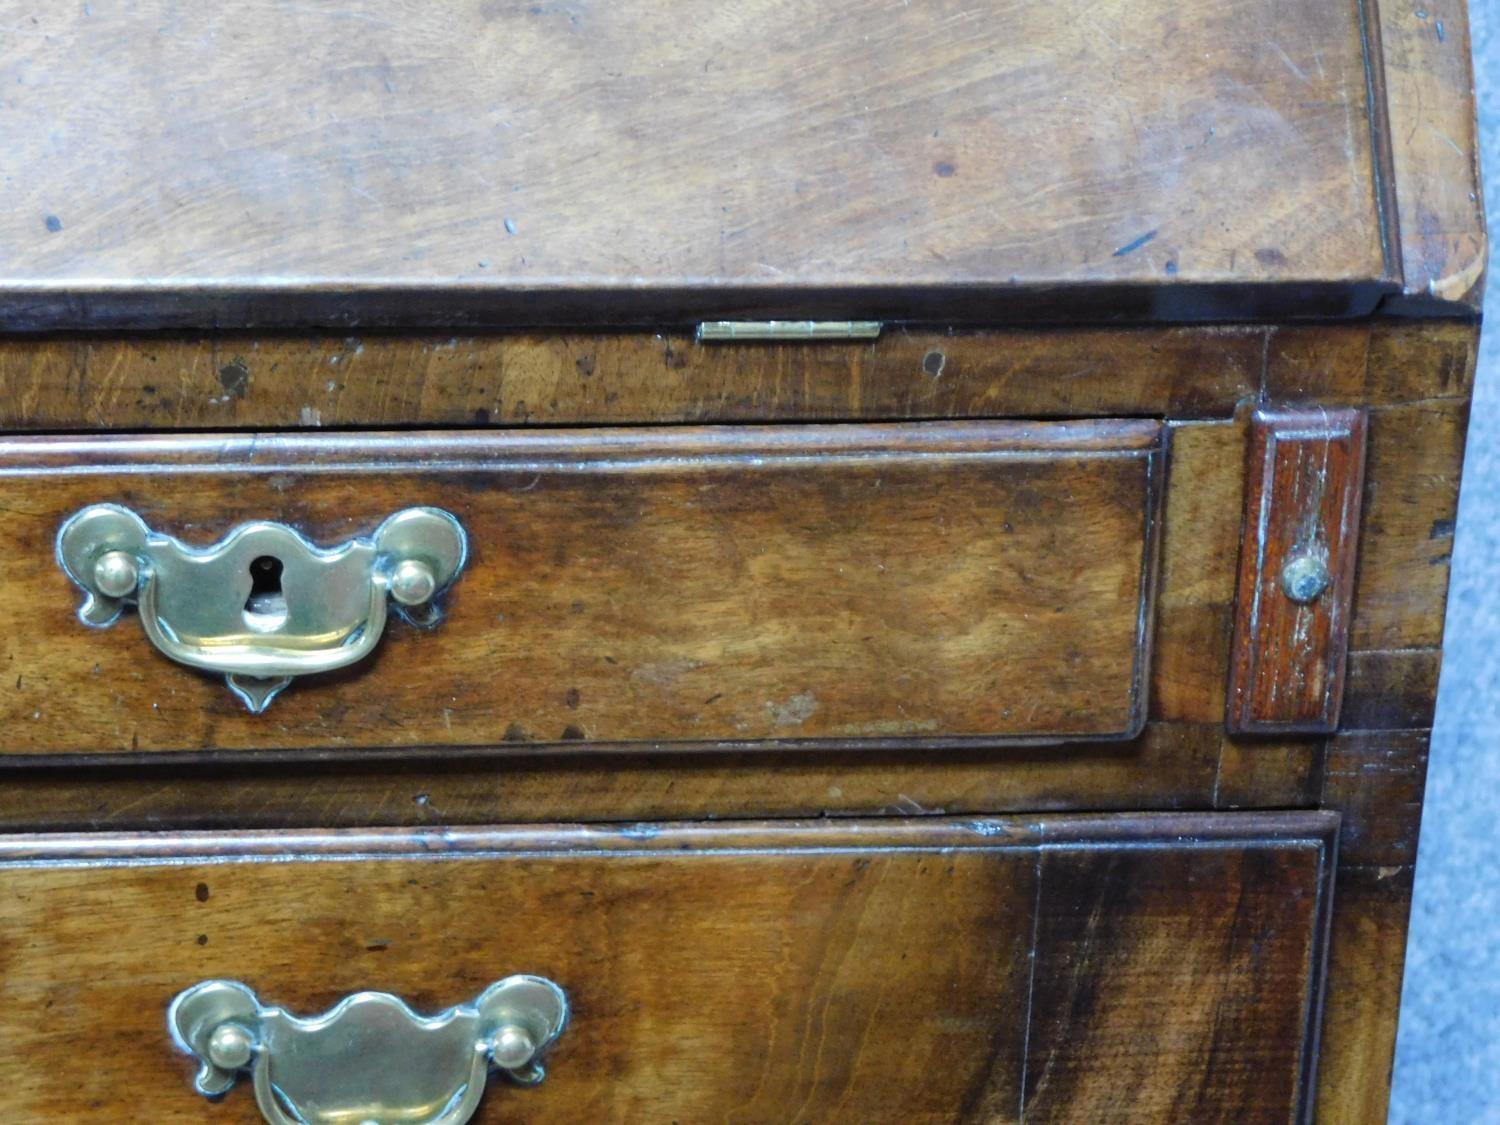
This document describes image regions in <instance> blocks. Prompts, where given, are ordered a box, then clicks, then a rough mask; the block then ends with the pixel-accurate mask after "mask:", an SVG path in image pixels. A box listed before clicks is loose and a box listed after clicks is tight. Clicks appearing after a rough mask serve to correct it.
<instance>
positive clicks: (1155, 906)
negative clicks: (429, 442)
mask: <svg viewBox="0 0 1500 1125" xmlns="http://www.w3.org/2000/svg"><path fill="white" fill-rule="evenodd" d="M1335 826H1336V817H1334V816H1333V815H1332V814H1327V813H1318V812H1304V813H1277V814H1251V813H1243V814H1217V815H1201V816H1199V815H1187V814H1171V815H1163V814H1157V815H1150V816H1146V815H1116V816H1099V817H1058V818H1048V819H1045V820H1037V819H1026V818H1020V817H1017V818H1008V819H983V820H967V821H959V820H953V819H934V820H928V821H916V822H912V821H908V822H889V821H887V822H874V821H846V822H830V821H824V822H821V823H798V822H784V823H780V824H769V823H767V824H743V825H727V824H717V825H692V824H678V825H668V824H661V825H632V826H624V827H610V828H584V827H574V826H560V827H544V828H524V829H523V828H495V829H472V830H453V831H445V832H441V833H412V832H406V831H390V830H379V831H377V830H367V831H347V832H329V833H323V834H285V833H280V834H278V833H239V834H219V835H212V834H183V835H171V834H151V835H127V834H115V835H85V836H54V837H5V838H0V922H3V925H0V1041H3V1042H4V1043H5V1045H6V1049H5V1050H4V1051H3V1052H0V1078H3V1081H0V1107H3V1109H4V1111H5V1112H4V1114H3V1116H4V1117H5V1118H6V1119H7V1120H20V1121H41V1120H49V1121H127V1120H138V1121H148V1120H149V1121H153V1122H179V1121H180V1122H192V1123H193V1125H203V1123H212V1122H222V1123H225V1125H228V1123H230V1122H236V1123H244V1122H252V1121H258V1120H260V1117H259V1115H258V1111H257V1109H256V1105H255V1097H254V1094H253V1093H252V1089H251V1087H252V1085H253V1083H252V1082H251V1081H248V1080H246V1079H248V1077H249V1076H247V1075H241V1079H242V1080H241V1081H240V1082H239V1083H238V1085H237V1087H236V1088H234V1089H232V1090H231V1091H229V1092H228V1094H227V1096H225V1097H224V1099H223V1100H222V1101H221V1102H218V1103H217V1104H213V1105H210V1104H207V1103H206V1102H205V1101H204V1099H203V1097H202V1096H200V1095H199V1094H198V1093H197V1092H195V1090H194V1088H193V1077H194V1073H195V1066H194V1062H193V1060H192V1059H191V1058H190V1057H188V1056H187V1055H186V1054H184V1053H182V1052H180V1051H179V1050H177V1049H176V1048H174V1046H173V1044H172V1042H171V1040H170V1039H169V1035H168V1028H167V1021H168V1004H169V1001H171V1000H172V998H173V997H174V996H175V995H177V994H178V993H179V992H182V991H184V990H187V989H189V988H190V987H192V986H194V985H196V984H198V983H200V982H204V981H208V980H215V979H224V980H233V981H236V982H239V983H240V984H242V985H244V986H246V987H247V988H248V989H250V990H252V991H253V992H254V994H255V996H256V997H257V998H258V1001H259V1003H260V1004H262V1005H268V1006H276V1005H279V1006H281V1007H283V1008H284V1009H286V1010H287V1011H289V1012H290V1013H292V1014H294V1015H300V1016H304V1017H306V1016H313V1015H316V1014H320V1013H323V1012H326V1011H328V1010H329V1009H330V1008H331V1007H333V1006H334V1005H336V1004H338V1003H339V1002H340V1001H341V1000H342V999H344V998H346V997H349V996H350V995H352V994H355V993H358V992H360V991H361V990H379V991H382V992H387V993H389V994H391V995H394V996H396V997H400V998H401V999H402V1000H404V1001H405V1002H409V1003H410V1004H411V1005H412V1006H413V1008H414V1009H415V1010H416V1011H419V1012H423V1013H433V1012H437V1011H439V1010H440V1009H445V1008H448V1007H449V1006H452V1005H455V1004H459V1003H461V1002H467V1001H471V1000H473V999H474V998H475V997H476V996H479V995H480V994H481V993H482V992H483V991H484V990H485V989H486V987H487V986H488V985H489V984H491V983H492V982H494V981H496V980H499V979H501V978H506V977H508V976H510V975H511V974H517V973H522V974H533V975H536V976H540V977H543V978H546V979H547V980H548V981H551V982H553V983H555V984H556V985H557V986H558V987H560V988H561V989H562V990H563V991H564V992H565V993H566V996H567V999H568V1002H569V1003H570V1005H571V1019H570V1022H569V1023H568V1026H567V1027H566V1029H565V1030H564V1031H563V1032H562V1033H561V1035H560V1037H558V1038H557V1040H556V1042H555V1044H554V1045H553V1046H552V1048H551V1049H550V1051H549V1053H548V1054H547V1057H546V1060H545V1061H546V1078H545V1080H544V1081H543V1082H541V1083H540V1084H539V1085H536V1086H533V1087H530V1088H519V1087H517V1086H515V1085H513V1084H511V1083H509V1082H508V1081H506V1080H505V1079H504V1078H502V1077H500V1076H494V1077H492V1078H491V1079H490V1081H489V1084H488V1087H487V1089H486V1091H485V1094H484V1098H483V1101H482V1103H481V1105H480V1108H479V1112H478V1114H477V1116H476V1118H475V1119H476V1120H480V1121H501V1120H507V1121H509V1120H521V1121H527V1122H560V1123H568V1125H573V1123H576V1122H580V1121H589V1122H666V1121H680V1122H710V1121H735V1122H752V1123H756V1122H787V1121H807V1122H851V1123H854V1125H869V1123H874V1122H887V1121H889V1122H943V1123H949V1122H955V1121H986V1122H992V1121H1022V1120H1024V1121H1027V1122H1078V1121H1088V1122H1130V1123H1131V1125H1141V1123H1147V1122H1185V1121H1191V1122H1195V1123H1202V1122H1216V1121H1222V1122H1237V1123H1246V1122H1272V1121H1276V1122H1286V1121H1289V1120H1301V1119H1303V1117H1304V1112H1305V1101H1306V1097H1307V1091H1308V1089H1309V1083H1310V1081H1311V1075H1312V1067H1313V1058H1314V1045H1315V1035H1314V1030H1313V1029H1314V1028H1315V1025H1316V1019H1317V1014H1318V1004H1319V990H1320V973H1321V967H1322V963H1323V947H1324V934H1325V929H1326V924H1327V918H1328V911H1329V896H1330V893H1331V892H1330V879H1331V875H1332V869H1333V862H1334V861H1333V849H1334V844H1333V835H1332V833H1333V831H1334V828H1335ZM387 1014H389V1012H387ZM247 1022H248V1021H247ZM397 1022H398V1023H400V1026H399V1027H397V1028H394V1029H382V1030H380V1031H379V1032H376V1031H372V1030H371V1029H370V1028H369V1027H366V1026H364V1025H358V1030H359V1035H361V1036H363V1038H360V1037H359V1036H356V1035H354V1034H353V1032H352V1031H351V1038H354V1039H357V1040H358V1041H359V1042H360V1043H361V1044H362V1046H363V1049H364V1052H365V1054H364V1055H363V1056H362V1057H364V1058H365V1061H366V1062H368V1061H369V1058H372V1057H373V1058H378V1059H379V1060H380V1063H379V1067H378V1068H377V1070H376V1073H387V1072H395V1071H399V1070H400V1068H401V1067H402V1066H404V1065H407V1064H408V1062H409V1060H410V1059H413V1058H419V1057H425V1056H424V1055H423V1053H422V1051H421V1050H418V1049H416V1048H415V1047H413V1046H412V1045H411V1044H410V1043H408V1042H407V1039H408V1037H409V1036H411V1035H413V1030H412V1026H411V1025H410V1021H409V1020H402V1021H397ZM252 1026H254V1025H253V1024H252ZM393 1044H397V1046H393ZM468 1049H472V1045H470V1047H469V1048H468ZM382 1052H385V1053H384V1054H382ZM278 1057H279V1056H278V1055H277V1054H276V1053H275V1052H274V1051H273V1052H269V1054H264V1053H263V1054H262V1056H261V1058H260V1059H259V1060H258V1061H257V1062H256V1063H255V1064H254V1065H255V1066H256V1067H261V1066H267V1065H268V1066H270V1067H272V1068H273V1070H274V1068H275V1067H276V1066H277V1059H278ZM268 1058H269V1062H268V1061H267V1059H268ZM428 1063H429V1064H430V1065H436V1064H433V1063H432V1060H428ZM226 1073H229V1074H233V1072H232V1071H230V1072H226ZM325 1077H327V1073H326V1072H325ZM283 1094H284V1096H285V1097H287V1098H289V1099H293V1098H298V1097H301V1096H302V1091H300V1090H293V1089H292V1088H291V1084H290V1082H288V1083H286V1084H285V1089H284V1090H283ZM324 1108H325V1111H326V1113H325V1115H323V1116H312V1117H309V1120H316V1121H334V1120H340V1121H342V1120H350V1121H352V1120H357V1119H360V1118H361V1117H363V1114H355V1115H354V1116H348V1115H347V1114H346V1115H345V1116H338V1112H337V1111H338V1110H339V1109H340V1108H341V1107H338V1106H326V1105H325V1107H324ZM343 1108H344V1109H347V1107H343ZM395 1119H396V1118H394V1117H393V1118H391V1120H395ZM400 1119H401V1120H411V1121H422V1120H430V1119H431V1118H429V1117H427V1116H424V1115H421V1114H414V1115H411V1116H408V1117H402V1118H400ZM381 1120H384V1118H381Z"/></svg>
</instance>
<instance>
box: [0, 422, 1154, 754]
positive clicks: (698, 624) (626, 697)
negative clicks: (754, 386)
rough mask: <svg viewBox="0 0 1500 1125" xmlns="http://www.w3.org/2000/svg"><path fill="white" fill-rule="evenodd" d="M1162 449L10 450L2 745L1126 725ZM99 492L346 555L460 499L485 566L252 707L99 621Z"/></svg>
mask: <svg viewBox="0 0 1500 1125" xmlns="http://www.w3.org/2000/svg"><path fill="white" fill-rule="evenodd" d="M1163 441H1164V431H1163V428H1162V427H1161V426H1160V425H1159V424H1158V423H1156V422H1150V421H1093V422H1074V423H1066V422H1063V423H1047V424H1032V423H987V422H976V423H918V424H905V425H900V424H897V425H873V426H805V427H787V428H776V427H769V428H727V427H726V428H722V429H707V430H705V429H686V428H680V429H655V430H652V429H642V430H615V431H608V430H603V431H576V432H568V431H556V432H552V433H527V434H493V435H443V434H415V433H414V434H396V435H354V436H337V435H286V436H275V435H266V436H261V437H255V436H219V437H212V438H205V437H165V438H124V439H110V438H80V439H46V438H37V439H14V440H11V441H8V442H5V443H3V444H0V475H3V476H4V477H5V481H4V487H5V490H6V502H5V506H4V510H3V511H0V546H3V549H4V552H5V557H6V559H7V572H6V580H5V582H4V584H3V585H0V636H3V637H4V640H3V642H0V643H3V645H4V648H5V654H6V667H7V669H9V673H8V674H7V676H6V678H5V682H4V684H3V685H0V715H3V719H4V721H5V724H6V728H7V737H6V739H5V746H4V750H5V751H6V752H7V753H11V754H26V755H35V754H50V753H69V752H72V753H78V752H127V753H128V752H147V751H156V750H165V751H172V750H178V751H198V750H210V749H228V750H236V749H255V750H266V749H277V748H298V749H304V748H305V749H312V750H328V749H337V748H340V747H410V746H426V747H450V746H493V745H501V744H509V745H512V746H516V747H523V746H548V745H552V746H558V745H570V746H574V747H576V746H579V745H583V746H594V747H597V746H611V745H613V746H619V745H629V744H636V745H640V744H646V745H659V744H684V745H698V746H704V745H709V746H715V745H724V744H756V745H759V744H765V743H777V744H786V743H801V742H823V743H828V742H840V743H855V744H876V745H878V744H881V743H891V742H894V741H900V742H902V743H903V744H906V745H910V744H912V743H913V742H919V743H929V744H936V745H943V744H948V743H959V744H962V743H965V742H975V743H988V742H994V741H997V740H1001V741H1003V740H1006V739H1069V738H1084V737H1088V738H1111V737H1127V736H1129V735H1131V734H1133V733H1135V732H1136V731H1138V730H1139V728H1140V725H1141V723H1142V721H1143V719H1144V715H1145V698H1144V694H1145V693H1144V682H1145V675H1144V673H1145V669H1146V660H1147V639H1148V637H1149V634H1150V621H1151V613H1150V609H1151V595H1152V586H1153V581H1154V573H1153V571H1154V554H1155V549H1154V540H1155V528H1156V525H1157V522H1158V518H1157V514H1158V507H1159V500H1160V493H1161V487H1160V480H1161V476H1162V463H1163V456H1164V451H1163ZM95 504H113V505H121V506H124V507H126V508H128V509H130V510H131V511H133V512H134V513H136V514H137V515H138V516H140V518H141V519H142V520H144V521H145V523H146V524H147V525H149V527H150V529H151V530H152V531H154V532H159V533H162V534H165V535H170V536H174V537H176V538H178V539H180V540H181V541H182V542H184V543H186V544H189V545H191V546H195V547H208V546H210V545H211V544H214V543H216V542H217V541H219V540H220V539H222V538H223V537H224V536H225V535H227V534H229V533H230V532H231V531H233V530H234V529H235V528H236V527H238V526H240V525H242V524H245V523H249V522H252V521H258V520H273V521H279V522H284V523H286V524H288V525H290V526H291V527H292V528H294V529H296V530H297V531H298V532H300V533H302V534H303V535H305V536H307V537H308V538H309V539H310V540H311V541H313V542H314V543H317V544H319V545H322V546H325V547H326V546H333V545H336V544H339V543H342V542H345V541H347V540H350V539H352V538H355V537H360V536H369V535H370V534H371V533H372V532H373V531H374V530H375V529H376V527H377V526H378V525H380V523H381V521H382V520H384V519H385V518H386V517H387V516H389V515H391V514H392V513H394V512H397V511H399V510H402V509H407V508H411V507H414V506H435V507H439V508H442V509H444V510H445V511H447V512H450V513H452V514H453V515H454V516H455V517H457V519H458V521H459V522H460V523H461V524H462V526H463V528H464V530H465V531H466V533H467V536H468V543H469V557H468V561H467V563H466V565H465V566H464V569H463V570H462V572H461V573H460V574H459V576H458V578H457V580H456V582H455V583H454V584H453V586H452V587H451V589H450V590H448V591H447V592H446V593H445V594H444V595H442V599H441V600H442V608H443V610H444V614H445V616H444V619H443V620H442V621H441V623H440V624H438V625H437V626H435V627H433V628H430V629H418V628H415V627H413V626H411V625H408V624H406V623H405V622H403V621H398V620H395V619H394V616H393V618H392V620H391V622H390V623H389V624H388V625H387V627H386V629H385V633H384V636H383V637H382V639H381V640H380V641H379V643H378V645H376V647H375V649H374V651H373V653H372V654H371V655H369V656H368V657H367V658H365V659H364V660H363V661H362V662H361V663H358V664H355V665H352V666H350V667H347V668H344V669H342V670H339V671H336V672H330V673H324V674H318V675H308V676H305V677H299V678H298V679H297V680H296V681H295V682H294V683H293V685H292V686H291V687H290V688H288V689H287V690H286V691H285V692H284V693H283V694H282V695H281V696H280V697H278V698H277V699H276V700H275V702H274V703H273V704H272V705H271V706H270V708H269V709H268V710H267V711H266V712H265V713H263V714H250V713H248V712H247V711H246V709H245V707H244V706H243V705H242V704H241V702H240V701H239V700H238V699H236V698H235V697H234V696H233V695H232V694H231V693H230V692H229V691H227V690H226V688H225V683H224V680H223V678H222V677H216V676H213V675H211V674H207V673H204V672H202V671H197V670H194V669H190V668H188V667H185V666H182V665H176V664H173V663H171V662H169V661H168V659H167V658H166V657H164V656H163V655H161V653H159V652H158V651H157V650H156V649H155V648H153V646H152V645H151V644H150V643H149V642H148V640H147V638H146V637H145V636H144V635H143V632H142V629H141V627H140V625H139V624H137V622H136V621H135V620H132V618H133V617H134V616H135V615H134V614H133V613H127V614H126V616H125V618H124V619H122V620H121V621H119V622H118V623H116V624H115V625H113V626H112V627H110V628H107V629H90V628H86V627H85V626H84V625H83V624H81V623H80V622H79V621H78V620H77V619H76V617H75V611H76V610H77V607H78V603H79V597H80V594H79V590H78V589H77V588H76V587H75V586H74V585H73V583H72V582H71V581H70V580H69V578H68V577H67V575H65V574H64V573H63V571H62V570H61V569H60V567H59V565H58V561H57V559H56V558H55V557H54V540H55V538H56V537H57V535H58V532H59V529H60V527H61V526H62V525H63V524H64V522H65V521H66V520H67V519H68V518H69V517H70V516H72V515H73V514H74V513H76V512H78V511H80V510H82V509H84V508H87V507H89V506H90V505H95ZM160 573H162V574H163V577H162V578H161V582H162V583H166V582H167V581H168V576H167V574H166V572H165V571H161V572H160ZM174 580H175V579H174ZM246 581H247V582H248V581H249V580H248V579H246ZM163 588H164V589H165V587H163ZM224 596H225V597H226V598H229V599H231V600H237V599H238V598H239V597H240V596H242V595H239V594H236V592H235V590H234V589H232V588H230V587H229V586H228V585H226V587H225V592H224ZM286 597H287V599H288V601H289V602H290V601H294V600H295V598H294V593H293V591H292V588H291V585H290V583H289V584H288V589H287V591H286ZM314 600H316V597H315V596H314ZM217 608H218V609H221V610H222V609H223V608H224V607H222V606H221V607H217ZM228 608H229V610H230V611H232V612H233V613H239V612H240V609H241V607H240V606H239V605H237V604H236V605H231V606H229V607H228ZM294 608H295V607H294ZM142 616H144V615H142ZM219 616H220V617H222V616H223V614H222V613H221V614H219Z"/></svg>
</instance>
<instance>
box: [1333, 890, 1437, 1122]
mask: <svg viewBox="0 0 1500 1125" xmlns="http://www.w3.org/2000/svg"><path fill="white" fill-rule="evenodd" d="M1412 873H1413V872H1412V868H1411V867H1410V866H1409V865H1407V866H1399V865H1398V866H1389V867H1386V866H1381V867H1361V866H1354V865H1350V866H1345V865H1343V864H1340V865H1339V871H1338V878H1337V881H1336V886H1335V889H1334V902H1335V904H1336V906H1335V909H1334V914H1333V930H1332V933H1331V935H1330V939H1329V954H1328V969H1327V972H1328V978H1327V979H1328V1004H1327V1006H1326V1008H1325V1010H1324V1018H1323V1031H1322V1036H1321V1038H1320V1041H1319V1042H1320V1048H1321V1049H1320V1051H1319V1053H1318V1097H1317V1112H1316V1118H1315V1119H1316V1121H1317V1122H1318V1125H1368V1123H1369V1122H1372V1121H1375V1122H1380V1121H1385V1120H1386V1108H1387V1104H1388V1102H1389V1101H1390V1090H1391V1066H1392V1061H1393V1059H1394V1056H1395V1052H1396V1025H1397V1018H1398V1016H1399V1014H1400V1009H1401V974H1402V971H1403V969H1404V968H1405V964H1406V932H1407V920H1408V917H1409V914H1410V911H1411V889H1412Z"/></svg>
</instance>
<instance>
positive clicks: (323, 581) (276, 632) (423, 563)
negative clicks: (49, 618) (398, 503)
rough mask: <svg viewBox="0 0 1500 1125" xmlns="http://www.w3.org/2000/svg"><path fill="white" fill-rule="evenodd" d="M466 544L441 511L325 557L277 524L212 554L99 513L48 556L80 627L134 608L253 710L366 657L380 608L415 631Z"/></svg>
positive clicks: (414, 515)
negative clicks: (68, 588) (63, 576)
mask: <svg viewBox="0 0 1500 1125" xmlns="http://www.w3.org/2000/svg"><path fill="white" fill-rule="evenodd" d="M467 554H468V540H467V537H466V536H465V534H464V530H463V528H462V526H460V524H459V522H458V520H457V519H455V518H454V517H453V516H451V515H450V514H448V513H447V512H444V511H442V510H441V509H438V508H408V509H406V510H405V511H402V512H397V513H396V514H395V515H393V516H391V517H390V518H389V519H388V520H386V521H385V522H384V523H382V524H381V525H380V526H379V527H378V528H376V530H375V532H374V534H372V535H370V536H367V537H361V538H356V539H351V540H349V541H348V542H346V543H343V544H341V545H339V546H338V547H334V548H331V549H327V548H322V547H318V546H315V545H314V544H313V543H310V542H309V541H308V540H307V539H305V538H304V537H303V536H302V535H301V534H300V533H298V532H297V531H295V530H293V529H292V528H290V527H288V526H287V525H286V524H281V523H265V522H257V523H247V524H242V525H241V526H239V527H237V528H235V529H234V530H233V531H231V532H230V533H229V534H228V535H226V536H225V537H224V538H223V539H221V540H220V541H219V542H218V543H216V544H214V545H213V546H211V547H205V548H196V547H190V546H188V545H187V544H185V543H182V542H180V541H179V540H177V539H174V538H172V537H171V536H169V535H163V534H161V533H160V532H155V531H152V530H151V529H150V528H149V527H147V526H146V523H145V521H144V520H142V519H141V518H140V516H138V515H136V514H135V513H134V512H132V511H131V510H130V509H129V508H122V507H120V506H119V505H117V504H94V505H92V506H90V507H88V508H84V509H83V510H82V511H80V512H78V513H76V514H75V515H73V516H72V517H71V518H70V519H69V520H68V521H67V522H66V523H65V524H63V526H62V530H61V531H59V532H58V535H57V558H58V562H59V563H60V564H61V565H62V568H63V570H64V571H66V572H67V575H68V577H69V578H71V579H72V580H73V581H74V582H75V583H77V585H78V586H79V587H81V588H82V589H83V591H84V594H85V595H86V596H85V598H84V601H83V605H82V607H81V608H80V609H79V611H78V616H79V617H80V618H81V619H82V621H83V622H84V624H86V625H92V626H96V627H100V628H103V627H107V626H109V625H112V624H114V622H115V621H116V620H117V619H118V618H119V616H120V612H121V610H122V609H123V608H124V607H125V606H126V605H128V604H130V603H132V602H133V603H135V605H136V607H137V609H138V610H139V613H140V618H141V625H142V627H143V628H144V629H145V630H146V636H148V637H149V638H151V642H152V643H153V644H154V645H156V647H157V648H159V649H160V650H161V651H162V652H163V653H165V654H166V655H167V656H169V657H171V658H172V659H173V660H176V661H178V662H179V663H182V664H187V665H190V666H192V667H194V668H203V669H207V670H208V671H211V672H220V673H222V674H223V675H224V676H225V677H226V679H227V681H228V683H229V687H230V689H231V690H232V691H233V692H234V693H235V694H236V695H238V696H239V697H240V698H241V699H242V700H244V702H245V705H246V706H247V707H249V708H250V710H251V711H253V712H256V713H259V712H261V711H264V710H265V709H266V708H267V707H268V706H269V705H270V703H271V700H273V699H274V698H276V695H277V693H279V692H280V691H281V690H282V689H283V688H284V687H286V686H287V685H288V684H289V683H291V682H292V678H293V677H294V676H304V675H308V674H310V673H314V672H327V671H331V670H332V669H335V668H343V667H345V666H346V665H349V664H353V663H355V662H356V661H359V660H362V659H363V658H364V657H365V656H367V655H368V654H369V653H370V651H371V650H372V649H373V648H374V647H375V645H376V644H377V643H378V642H379V641H380V635H381V633H382V632H383V631H384V629H385V621H386V604H387V599H388V598H389V599H390V600H393V601H395V602H396V605H397V611H398V612H399V613H401V614H402V616H404V617H405V618H406V619H407V620H409V621H411V622H413V623H414V624H418V625H428V624H432V623H433V622H435V621H436V619H437V614H436V612H435V611H434V610H433V608H432V600H433V598H435V597H436V596H437V595H438V594H439V593H441V592H442V591H443V590H444V589H445V588H446V587H447V586H448V585H449V584H450V583H451V582H452V581H453V579H454V578H455V577H457V575H458V572H459V571H460V570H462V569H463V565H464V560H465V558H466V557H467Z"/></svg>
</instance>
